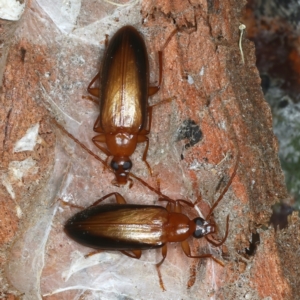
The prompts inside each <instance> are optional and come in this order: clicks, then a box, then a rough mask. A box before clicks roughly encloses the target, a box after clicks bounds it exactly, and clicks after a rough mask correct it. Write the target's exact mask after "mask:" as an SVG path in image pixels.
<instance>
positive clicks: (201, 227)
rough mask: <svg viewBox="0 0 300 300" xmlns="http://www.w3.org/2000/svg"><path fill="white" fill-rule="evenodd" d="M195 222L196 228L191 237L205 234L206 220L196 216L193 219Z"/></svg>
mask: <svg viewBox="0 0 300 300" xmlns="http://www.w3.org/2000/svg"><path fill="white" fill-rule="evenodd" d="M193 221H194V222H195V223H196V229H195V231H194V233H193V237H194V238H196V239H199V238H201V237H203V236H205V235H206V234H207V233H208V232H207V230H206V226H205V225H206V223H207V222H206V221H205V220H204V219H202V218H196V219H194V220H193Z"/></svg>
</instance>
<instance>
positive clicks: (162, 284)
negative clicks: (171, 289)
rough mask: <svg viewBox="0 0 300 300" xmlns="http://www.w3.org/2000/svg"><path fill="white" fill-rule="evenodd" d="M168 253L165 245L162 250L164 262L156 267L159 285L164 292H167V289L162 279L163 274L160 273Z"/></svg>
mask: <svg viewBox="0 0 300 300" xmlns="http://www.w3.org/2000/svg"><path fill="white" fill-rule="evenodd" d="M167 252H168V248H167V245H166V244H165V245H163V246H162V248H161V254H162V256H163V258H162V260H161V261H160V262H159V263H158V264H156V265H155V266H156V270H157V273H158V279H159V285H160V287H161V288H162V290H163V291H165V290H166V289H165V286H164V282H163V280H162V277H161V272H160V268H159V267H160V266H161V264H162V263H163V262H164V260H165V258H166V256H167Z"/></svg>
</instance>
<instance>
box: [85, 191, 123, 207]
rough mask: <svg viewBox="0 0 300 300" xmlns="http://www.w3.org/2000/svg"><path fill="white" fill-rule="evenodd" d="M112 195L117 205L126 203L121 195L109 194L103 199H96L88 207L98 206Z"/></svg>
mask: <svg viewBox="0 0 300 300" xmlns="http://www.w3.org/2000/svg"><path fill="white" fill-rule="evenodd" d="M112 195H114V196H115V198H116V201H117V203H118V204H126V203H127V202H126V200H125V199H124V197H123V196H122V195H121V194H119V193H110V194H107V195H105V196H104V197H102V198H100V199H98V200H97V201H96V202H94V203H93V204H92V205H91V206H90V207H92V206H96V205H98V204H99V203H100V202H102V201H104V200H105V199H107V198H109V197H110V196H112Z"/></svg>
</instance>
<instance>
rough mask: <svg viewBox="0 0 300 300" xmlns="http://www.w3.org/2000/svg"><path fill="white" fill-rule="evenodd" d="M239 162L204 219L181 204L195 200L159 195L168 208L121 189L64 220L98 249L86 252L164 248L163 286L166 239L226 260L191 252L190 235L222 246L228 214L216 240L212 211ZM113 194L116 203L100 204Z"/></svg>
mask: <svg viewBox="0 0 300 300" xmlns="http://www.w3.org/2000/svg"><path fill="white" fill-rule="evenodd" d="M238 162H239V157H238V159H237V161H236V165H235V167H234V171H233V173H232V175H231V177H230V180H229V181H228V183H227V185H226V187H225V188H224V190H223V191H222V193H221V194H220V195H219V197H218V199H217V200H216V201H215V202H214V204H213V206H212V207H211V209H210V211H209V213H208V215H207V217H206V218H205V219H204V218H201V217H197V218H195V219H193V220H190V219H189V217H188V216H187V215H185V214H183V213H182V205H185V206H189V207H194V206H195V204H192V203H191V202H188V201H186V200H183V199H178V200H172V199H170V198H159V201H166V202H168V203H167V206H166V208H165V207H162V206H156V205H137V204H127V203H126V200H125V199H124V198H123V197H122V196H121V195H120V194H119V193H116V192H114V193H110V194H108V195H106V196H104V197H102V198H100V199H99V200H97V201H96V202H95V203H93V204H92V205H91V206H89V207H88V208H86V209H84V210H82V211H80V212H78V213H77V214H75V215H74V216H73V217H71V218H70V219H69V220H68V221H67V222H66V223H65V226H64V230H65V233H66V234H67V235H68V236H69V237H70V238H72V239H73V240H75V241H76V242H78V243H80V244H82V245H84V246H87V247H91V248H94V249H98V251H96V252H91V253H90V254H88V255H87V256H90V255H92V254H95V253H97V252H99V250H115V251H121V252H122V253H123V254H125V255H127V256H129V257H132V258H136V259H139V258H140V257H141V255H142V250H146V249H155V248H162V260H161V261H160V262H159V263H157V264H156V269H157V271H158V276H159V282H160V286H161V288H162V289H163V290H165V288H164V284H163V281H162V277H161V273H160V269H159V267H160V266H161V264H162V263H163V261H164V260H165V258H166V256H167V243H169V242H180V243H181V247H182V250H183V252H184V253H185V255H186V256H188V257H190V258H212V259H213V260H214V261H216V262H217V263H218V264H220V265H222V266H224V264H223V262H221V261H220V260H218V259H217V258H215V257H214V256H213V255H212V254H210V253H207V254H201V255H192V254H191V250H190V246H189V244H188V241H187V239H188V238H189V237H190V236H193V237H194V238H196V239H199V238H202V237H205V238H206V240H207V241H208V242H209V243H211V244H212V245H214V246H216V247H218V246H221V245H222V244H223V243H224V242H225V241H226V239H227V236H228V228H229V216H227V219H226V232H225V236H224V237H223V239H222V240H221V241H219V242H217V241H214V240H211V239H210V238H208V235H210V234H213V233H215V232H216V231H217V226H216V224H215V223H214V222H213V221H212V220H211V215H212V213H213V211H214V209H215V208H216V206H217V205H218V204H219V202H220V201H221V199H222V198H223V196H224V194H225V193H226V192H227V190H228V189H229V187H230V185H231V183H232V180H233V178H234V176H235V174H236V171H237V167H238ZM111 196H115V198H116V202H117V203H113V204H104V205H99V204H100V203H101V202H102V201H104V200H106V199H107V198H109V197H111ZM197 202H198V201H197ZM197 202H196V203H197Z"/></svg>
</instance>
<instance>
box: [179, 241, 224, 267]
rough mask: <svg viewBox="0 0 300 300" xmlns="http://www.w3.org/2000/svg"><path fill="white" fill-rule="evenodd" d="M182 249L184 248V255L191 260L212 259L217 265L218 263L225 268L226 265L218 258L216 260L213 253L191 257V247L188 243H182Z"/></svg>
mask: <svg viewBox="0 0 300 300" xmlns="http://www.w3.org/2000/svg"><path fill="white" fill-rule="evenodd" d="M181 248H182V250H183V252H184V254H185V255H186V256H187V257H190V258H211V259H213V260H214V261H215V262H216V263H218V264H219V265H221V266H222V267H224V263H223V262H222V261H220V260H218V259H217V258H215V257H214V256H213V255H212V254H211V253H206V254H201V255H191V248H190V245H189V243H188V242H187V241H183V242H181Z"/></svg>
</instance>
